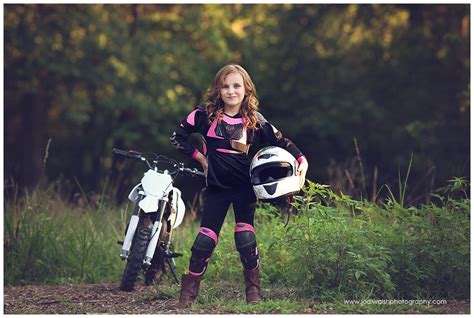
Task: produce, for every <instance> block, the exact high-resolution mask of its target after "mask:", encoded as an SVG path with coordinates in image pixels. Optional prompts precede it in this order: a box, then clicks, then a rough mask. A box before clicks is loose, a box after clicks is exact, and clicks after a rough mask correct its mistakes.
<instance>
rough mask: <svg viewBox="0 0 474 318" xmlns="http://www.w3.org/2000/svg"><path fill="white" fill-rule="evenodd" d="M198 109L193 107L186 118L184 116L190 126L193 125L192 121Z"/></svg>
mask: <svg viewBox="0 0 474 318" xmlns="http://www.w3.org/2000/svg"><path fill="white" fill-rule="evenodd" d="M197 111H198V109H195V110H193V111H192V112H191V113H190V114H189V115H188V118H186V121H187V122H188V124H190V125H191V126H194V124H195V122H194V119H195V118H196V112H197Z"/></svg>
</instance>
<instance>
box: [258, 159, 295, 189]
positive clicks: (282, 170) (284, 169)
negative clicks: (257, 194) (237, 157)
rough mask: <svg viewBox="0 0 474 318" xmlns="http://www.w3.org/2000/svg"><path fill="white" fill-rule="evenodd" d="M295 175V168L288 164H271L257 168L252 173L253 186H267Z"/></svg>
mask: <svg viewBox="0 0 474 318" xmlns="http://www.w3.org/2000/svg"><path fill="white" fill-rule="evenodd" d="M292 175H293V168H292V166H291V164H289V163H287V162H270V163H266V164H263V165H261V166H259V167H255V168H254V169H253V170H252V172H251V178H250V180H251V182H252V185H260V184H266V183H270V182H275V181H278V180H280V179H283V178H286V177H290V176H292Z"/></svg>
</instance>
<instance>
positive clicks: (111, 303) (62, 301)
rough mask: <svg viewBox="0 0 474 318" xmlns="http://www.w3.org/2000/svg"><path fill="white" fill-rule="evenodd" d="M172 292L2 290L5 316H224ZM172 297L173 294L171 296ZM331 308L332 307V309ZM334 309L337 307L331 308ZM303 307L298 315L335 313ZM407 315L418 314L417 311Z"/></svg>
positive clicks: (463, 308) (465, 305)
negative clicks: (187, 304) (184, 304)
mask: <svg viewBox="0 0 474 318" xmlns="http://www.w3.org/2000/svg"><path fill="white" fill-rule="evenodd" d="M166 287H167V288H168V290H170V288H171V289H172V290H176V291H175V292H172V293H170V292H166V289H165V291H164V292H159V291H158V289H157V288H155V287H146V286H143V285H141V286H137V287H136V290H135V291H134V292H132V293H128V292H123V291H120V290H119V288H118V284H116V283H115V284H112V283H104V284H88V285H27V286H6V287H5V288H4V313H5V314H102V313H107V314H213V313H225V312H221V311H219V310H218V309H217V308H206V309H200V308H193V309H180V310H179V309H175V308H174V307H175V305H176V304H177V290H178V287H177V286H176V285H175V286H174V287H171V286H166ZM172 294H174V295H172ZM331 309H332V308H331ZM334 309H336V308H334ZM439 309H440V311H441V312H440V313H445V314H467V313H469V312H470V303H469V301H455V302H453V301H450V302H448V304H447V305H443V306H440V307H439ZM336 312H337V309H336V310H334V311H333V310H330V311H320V310H318V309H317V308H307V309H305V308H302V312H301V313H306V314H320V313H336ZM406 313H412V314H419V313H422V312H419V311H418V310H413V311H411V310H408V311H407V312H406Z"/></svg>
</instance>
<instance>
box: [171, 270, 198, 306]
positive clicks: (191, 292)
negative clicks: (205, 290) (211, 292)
mask: <svg viewBox="0 0 474 318" xmlns="http://www.w3.org/2000/svg"><path fill="white" fill-rule="evenodd" d="M200 283H201V276H193V275H189V274H184V275H183V276H182V277H181V293H180V295H179V303H178V305H177V307H178V308H186V307H190V306H191V304H192V303H193V302H194V300H196V296H197V294H198V290H199V284H200Z"/></svg>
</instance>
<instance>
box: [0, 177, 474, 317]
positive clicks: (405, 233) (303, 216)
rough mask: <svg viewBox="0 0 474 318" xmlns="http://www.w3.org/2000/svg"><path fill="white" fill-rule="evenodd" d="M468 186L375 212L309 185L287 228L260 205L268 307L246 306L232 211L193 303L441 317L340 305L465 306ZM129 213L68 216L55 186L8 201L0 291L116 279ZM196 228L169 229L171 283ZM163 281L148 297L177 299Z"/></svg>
mask: <svg viewBox="0 0 474 318" xmlns="http://www.w3.org/2000/svg"><path fill="white" fill-rule="evenodd" d="M407 179H408V176H406V177H405V180H404V181H403V183H404V187H406V180H407ZM468 187H469V184H468V183H467V181H466V180H464V179H462V178H454V179H452V180H450V182H449V183H448V185H447V186H446V187H445V188H443V189H439V191H437V192H436V193H434V194H433V196H432V198H433V200H432V201H431V202H429V203H427V204H424V205H422V206H419V207H413V206H408V207H405V206H404V205H403V198H402V197H400V202H397V201H396V200H395V198H394V197H389V198H388V199H387V200H385V201H384V202H383V203H382V204H376V203H373V202H368V201H367V200H354V199H352V198H350V197H348V196H345V195H344V194H336V193H334V192H333V191H332V190H331V189H330V188H329V187H328V186H324V185H319V184H315V183H312V182H309V183H308V186H307V187H306V188H305V189H304V191H303V195H302V196H300V197H297V198H296V201H295V203H294V206H295V208H296V209H297V210H298V214H296V215H292V216H291V219H290V222H289V223H288V224H285V223H286V222H285V219H286V216H283V215H282V214H281V212H280V211H279V210H278V209H277V208H275V207H274V206H271V205H268V204H261V205H259V207H258V209H257V213H256V220H255V228H256V229H257V239H258V242H259V251H260V256H261V281H262V287H263V291H264V295H266V297H267V299H266V301H265V302H263V303H261V304H258V305H256V306H249V305H247V304H245V302H244V294H243V290H244V288H243V286H244V285H243V277H242V266H241V264H240V260H239V254H238V253H237V251H236V249H235V246H234V244H235V243H234V237H233V227H234V220H233V215H232V213H231V212H229V214H228V217H227V219H226V222H225V223H224V225H223V228H222V231H221V234H220V237H219V245H218V246H217V248H216V250H215V252H214V254H213V256H212V257H211V260H210V262H209V268H208V270H207V272H206V274H205V279H204V280H203V288H202V290H203V292H202V293H201V294H200V296H199V299H198V303H197V304H196V305H195V306H196V308H197V309H203V308H204V309H205V308H208V309H213V310H214V309H215V310H217V311H219V312H229V313H254V312H255V313H283V314H284V313H303V312H305V311H307V312H308V313H318V312H319V313H324V312H329V313H332V312H337V313H346V312H347V313H357V312H364V313H372V312H374V313H384V312H392V313H395V312H397V313H401V312H407V313H408V312H413V311H415V312H416V311H417V310H420V311H421V312H424V313H435V312H436V311H437V310H438V311H439V310H442V309H439V308H440V307H434V306H421V305H419V306H406V305H401V306H400V305H389V306H388V305H348V304H345V303H344V301H343V300H344V299H433V298H437V299H469V298H470V285H469V282H470V280H469V277H470V268H469V261H470V200H469V198H468V195H467V188H468ZM401 192H403V191H401ZM131 209H132V206H131V204H128V205H127V204H125V205H123V206H121V207H116V206H114V205H111V204H107V202H104V200H101V201H100V202H99V204H98V205H95V206H92V205H91V204H88V205H86V207H83V208H79V207H75V208H74V207H71V206H70V205H68V204H67V203H65V202H64V201H63V200H61V198H59V197H57V196H56V191H54V189H53V188H52V187H50V188H47V189H42V190H40V189H38V190H37V191H34V192H31V193H25V194H24V195H23V196H22V197H21V198H20V197H19V196H16V197H14V198H13V199H9V200H7V201H6V202H5V214H4V223H5V233H4V241H5V245H4V251H5V252H4V255H5V263H4V264H5V284H7V285H21V284H31V283H52V284H63V283H98V282H118V281H119V280H120V276H121V273H122V271H123V267H124V263H123V262H122V261H120V259H119V257H118V254H119V252H120V246H119V245H118V244H117V243H116V241H117V240H120V239H123V235H124V229H125V225H126V223H127V222H128V219H129V216H130V214H131ZM198 227H199V225H198V223H195V222H191V221H190V220H188V219H187V220H185V222H184V223H183V224H182V225H181V226H180V227H179V228H178V229H177V230H176V232H175V239H174V244H175V250H176V251H177V252H181V253H183V254H184V256H183V257H181V258H178V259H177V260H176V262H177V267H178V273H179V274H181V273H183V272H185V271H186V270H187V266H188V262H189V257H190V247H191V245H192V243H193V241H194V239H195V235H196V233H197V229H198ZM163 279H164V284H163V285H160V286H159V289H158V290H159V294H158V295H156V294H153V295H149V296H147V297H149V300H153V299H155V298H154V297H159V298H157V299H161V298H163V297H164V298H163V299H170V298H173V299H176V298H178V293H179V289H178V286H176V285H172V282H173V281H172V278H171V275H166V276H165V277H164V278H163ZM166 286H170V287H166ZM160 297H161V298H160ZM145 300H146V299H145ZM397 306H400V307H397Z"/></svg>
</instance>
